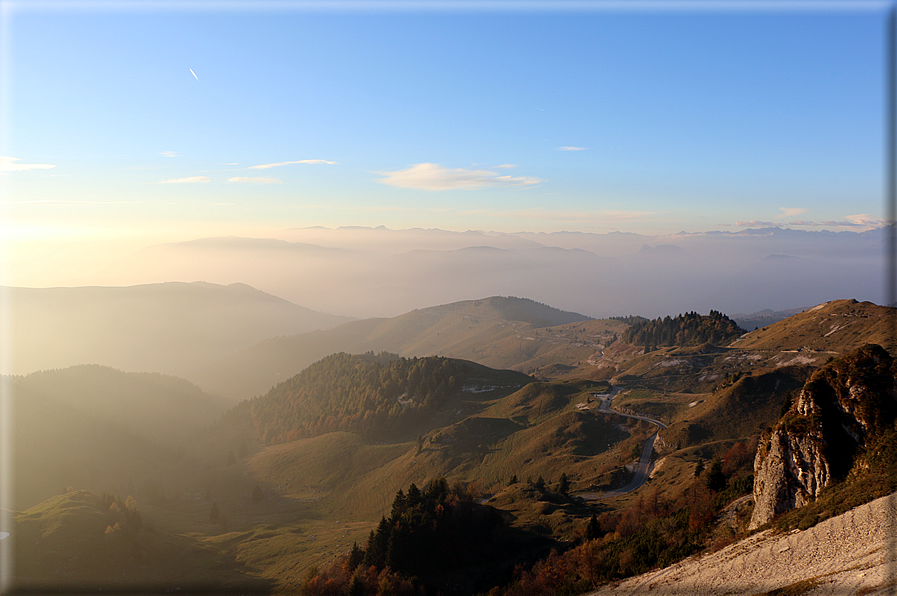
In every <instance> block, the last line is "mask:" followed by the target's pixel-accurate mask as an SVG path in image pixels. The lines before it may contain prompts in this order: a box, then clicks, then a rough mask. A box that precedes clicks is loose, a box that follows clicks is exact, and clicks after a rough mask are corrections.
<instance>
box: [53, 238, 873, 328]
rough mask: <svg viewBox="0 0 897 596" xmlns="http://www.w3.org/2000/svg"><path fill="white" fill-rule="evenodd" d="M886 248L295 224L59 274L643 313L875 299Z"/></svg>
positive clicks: (331, 304)
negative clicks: (508, 299)
mask: <svg viewBox="0 0 897 596" xmlns="http://www.w3.org/2000/svg"><path fill="white" fill-rule="evenodd" d="M885 255H886V246H885V233H884V230H881V229H879V230H873V231H868V232H861V233H855V232H838V233H834V232H824V231H797V230H788V229H781V228H764V229H754V230H745V231H741V232H708V233H701V234H690V233H684V232H683V233H679V234H672V235H667V236H643V235H638V234H622V233H608V234H596V233H572V232H557V233H550V234H548V233H545V234H542V233H540V234H536V233H516V234H505V233H494V232H481V231H468V232H447V231H444V230H435V229H431V230H421V229H412V230H389V229H386V228H382V227H381V228H337V229H326V228H303V229H291V230H285V231H283V232H281V233H279V234H278V235H277V237H276V238H238V237H220V238H203V239H194V240H190V241H187V242H179V243H172V244H164V245H156V246H151V247H148V248H145V249H143V250H141V251H139V252H136V253H134V254H129V255H122V256H117V257H116V258H115V259H114V260H113V259H110V262H109V263H108V264H107V266H106V267H105V269H102V270H101V271H100V272H98V273H94V274H91V275H90V276H88V275H83V276H73V278H72V279H71V280H70V281H69V282H68V283H77V284H78V285H95V284H102V285H109V284H115V285H133V284H146V283H155V282H163V281H169V280H182V281H192V280H199V279H201V280H205V281H209V282H214V283H219V284H230V283H234V282H242V283H247V284H249V285H251V286H253V287H255V288H259V289H260V290H263V291H265V292H270V293H272V294H274V295H276V296H280V297H282V298H285V299H287V300H290V301H292V302H294V303H296V304H302V305H304V306H307V307H309V308H312V309H315V310H318V311H323V312H332V313H338V314H343V315H349V316H353V317H357V318H364V317H383V316H398V315H400V314H402V313H405V312H408V311H411V310H414V309H417V308H425V307H428V306H430V305H433V304H446V303H450V302H457V301H461V300H469V299H473V298H479V297H483V296H497V295H504V296H526V297H528V298H532V299H534V300H538V301H540V302H544V303H547V304H552V305H554V306H555V307H558V308H562V309H565V310H570V311H576V312H581V313H583V314H586V315H588V316H591V317H600V318H603V317H609V316H626V315H642V316H647V317H649V318H654V317H657V316H664V315H666V314H670V313H679V312H686V311H689V310H697V311H700V312H706V311H708V310H710V309H716V310H721V311H722V312H743V313H744V312H747V313H750V312H754V311H759V310H762V309H773V310H783V309H788V308H793V307H794V305H803V304H819V303H820V302H823V301H825V300H830V299H832V298H833V297H854V298H857V299H860V300H872V301H875V302H882V301H883V285H882V281H883V279H884V277H883V269H884V268H885V266H886V260H885ZM770 288H776V291H774V292H773V291H770ZM752 328H753V327H751V329H752Z"/></svg>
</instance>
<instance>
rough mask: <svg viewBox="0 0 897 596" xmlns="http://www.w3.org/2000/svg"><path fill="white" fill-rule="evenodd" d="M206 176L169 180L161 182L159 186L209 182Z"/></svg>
mask: <svg viewBox="0 0 897 596" xmlns="http://www.w3.org/2000/svg"><path fill="white" fill-rule="evenodd" d="M210 181H211V179H210V178H209V177H208V176H190V177H189V178H170V179H168V180H163V181H161V182H159V184H195V183H197V182H210Z"/></svg>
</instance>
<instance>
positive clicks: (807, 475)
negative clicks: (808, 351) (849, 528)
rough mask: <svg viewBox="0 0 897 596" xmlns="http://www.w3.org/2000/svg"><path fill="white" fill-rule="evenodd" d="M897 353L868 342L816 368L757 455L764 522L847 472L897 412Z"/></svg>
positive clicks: (757, 494)
mask: <svg viewBox="0 0 897 596" xmlns="http://www.w3.org/2000/svg"><path fill="white" fill-rule="evenodd" d="M895 372H897V367H895V361H894V359H893V358H892V357H891V356H890V354H888V352H886V351H885V350H884V349H883V348H881V347H880V346H878V345H874V344H869V345H866V346H863V347H861V348H859V349H857V350H856V351H854V352H852V353H851V354H848V355H847V356H844V357H842V358H839V359H838V360H834V361H832V362H830V363H828V364H827V365H825V366H824V367H823V368H821V369H820V370H818V371H816V372H815V373H814V374H813V375H812V376H811V377H810V380H809V381H807V383H806V384H805V385H804V387H803V389H801V391H800V393H799V395H798V397H797V399H796V400H795V402H794V403H793V404H792V406H791V409H790V410H789V411H788V412H787V413H786V414H785V415H784V416H783V417H782V419H781V420H780V421H779V422H778V423H777V424H776V426H775V427H773V428H772V429H770V430H769V431H767V432H766V433H764V435H763V436H762V437H761V439H760V444H759V447H758V449H757V456H756V459H755V461H754V513H753V515H752V517H751V522H750V526H749V527H750V528H751V529H754V528H758V527H760V526H762V525H763V524H765V523H766V522H768V521H769V520H771V519H772V518H773V517H775V516H776V515H778V514H780V513H784V512H786V511H790V510H791V509H794V508H796V507H800V506H802V505H805V504H807V503H809V502H811V501H812V500H813V499H815V498H816V497H817V496H818V495H819V493H820V491H821V490H822V489H823V488H825V487H826V486H828V485H830V484H831V483H833V482H837V481H839V480H841V479H843V478H844V477H846V476H847V475H848V474H849V473H850V471H851V469H852V468H853V467H854V465H855V464H856V461H857V458H858V457H860V456H861V455H862V454H863V452H864V450H865V448H866V446H867V445H868V444H870V442H871V441H872V440H874V439H875V438H876V437H878V436H879V435H880V434H881V433H882V432H884V431H885V430H887V429H888V428H890V427H891V426H892V425H893V423H894V420H895V416H897V392H895Z"/></svg>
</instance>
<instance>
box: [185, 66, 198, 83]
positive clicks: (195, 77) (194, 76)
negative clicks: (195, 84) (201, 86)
mask: <svg viewBox="0 0 897 596" xmlns="http://www.w3.org/2000/svg"><path fill="white" fill-rule="evenodd" d="M187 70H189V71H190V74H192V75H193V78H194V79H196V80H197V81H198V80H199V77H198V76H196V73H195V72H193V69H192V68H188V69H187Z"/></svg>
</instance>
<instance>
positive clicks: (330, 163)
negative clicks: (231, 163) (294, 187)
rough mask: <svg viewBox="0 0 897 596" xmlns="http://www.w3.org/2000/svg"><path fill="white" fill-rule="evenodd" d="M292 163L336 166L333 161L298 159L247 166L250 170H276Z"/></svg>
mask: <svg viewBox="0 0 897 596" xmlns="http://www.w3.org/2000/svg"><path fill="white" fill-rule="evenodd" d="M294 163H305V164H320V163H324V164H328V165H336V162H335V161H327V160H326V159H300V160H297V161H280V162H277V163H266V164H262V165H260V166H249V169H250V170H267V169H268V168H276V167H278V166H288V165H290V164H294Z"/></svg>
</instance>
